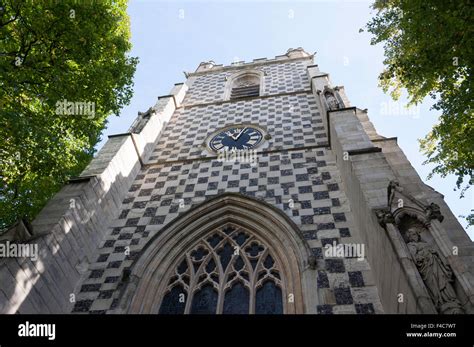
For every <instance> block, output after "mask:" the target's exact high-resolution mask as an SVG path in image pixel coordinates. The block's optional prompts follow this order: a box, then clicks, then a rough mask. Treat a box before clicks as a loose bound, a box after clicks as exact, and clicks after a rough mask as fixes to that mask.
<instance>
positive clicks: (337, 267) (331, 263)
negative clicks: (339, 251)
mask: <svg viewBox="0 0 474 347" xmlns="http://www.w3.org/2000/svg"><path fill="white" fill-rule="evenodd" d="M325 263H326V270H327V271H328V272H330V273H343V272H346V268H345V266H344V261H343V260H342V259H326V260H325Z"/></svg>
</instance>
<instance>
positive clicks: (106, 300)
mask: <svg viewBox="0 0 474 347" xmlns="http://www.w3.org/2000/svg"><path fill="white" fill-rule="evenodd" d="M186 77H187V80H186V81H185V83H178V84H176V85H175V86H174V87H173V88H172V90H171V92H170V94H169V95H164V96H160V97H158V101H157V102H156V104H155V105H154V106H153V107H151V108H149V109H148V111H146V112H143V113H141V112H139V114H138V117H137V119H136V120H135V122H134V123H133V124H132V126H131V127H130V129H129V131H128V132H127V133H123V134H116V135H112V136H109V139H108V141H107V143H106V144H105V145H104V147H103V148H102V149H101V150H100V151H99V153H98V154H97V156H96V158H94V159H93V160H92V162H91V163H90V165H89V166H88V167H87V168H86V169H85V170H84V172H83V173H82V174H81V176H80V177H77V178H75V179H72V180H71V181H70V182H69V184H67V185H66V186H65V187H64V188H63V189H62V190H61V191H60V192H59V193H58V194H57V195H56V196H55V197H54V198H53V199H52V200H51V201H50V202H49V204H48V205H47V206H46V207H45V208H44V210H43V211H42V212H41V213H40V215H39V216H38V217H37V218H36V219H35V220H34V221H33V223H32V226H31V227H27V226H24V225H18V227H17V229H16V230H14V231H12V233H11V239H12V240H16V241H22V242H28V243H35V244H37V245H38V248H39V256H38V259H37V260H31V259H28V258H22V259H20V258H15V259H5V263H4V266H2V267H0V278H1V282H0V302H3V304H2V305H0V311H1V312H2V313H15V312H19V313H69V312H72V313H162V314H181V313H185V314H187V313H224V314H248V313H251V314H253V313H257V314H260V313H261V314H279V313H287V314H292V313H310V314H344V313H348V314H372V313H440V314H448V313H473V310H474V306H473V305H474V277H473V273H474V246H473V243H472V242H471V241H470V239H469V237H468V235H467V234H466V232H465V231H464V230H463V228H462V227H461V225H460V224H459V223H458V221H457V220H456V218H455V216H454V215H453V214H452V212H451V211H450V209H449V207H448V206H447V205H446V203H445V202H444V200H443V196H442V195H441V194H440V193H438V192H436V191H435V190H434V189H432V188H431V187H429V186H427V185H425V184H424V183H423V182H422V180H421V179H420V177H419V176H418V174H417V173H416V171H415V170H414V169H413V167H412V166H411V165H410V163H409V161H408V160H407V158H406V157H405V155H404V154H403V152H402V150H401V149H400V148H399V146H398V145H397V138H394V137H392V138H387V137H384V136H381V135H379V134H378V133H377V132H376V130H375V129H374V126H373V125H372V123H371V122H370V121H369V118H368V115H367V110H364V109H360V108H358V107H354V106H351V105H350V103H349V100H348V98H347V96H346V94H345V92H344V87H342V86H335V85H333V84H332V83H331V80H330V78H329V74H327V73H324V72H322V71H320V70H319V67H318V65H316V64H315V63H314V56H313V55H312V54H309V53H307V52H306V51H304V50H303V49H302V48H297V49H289V50H288V51H287V52H286V54H284V55H280V56H276V57H275V58H272V59H267V58H262V59H255V60H253V61H252V62H236V63H233V64H231V65H229V66H223V65H217V64H215V63H214V62H212V61H209V62H203V63H201V64H200V65H199V66H198V68H197V70H196V71H195V72H191V73H186Z"/></svg>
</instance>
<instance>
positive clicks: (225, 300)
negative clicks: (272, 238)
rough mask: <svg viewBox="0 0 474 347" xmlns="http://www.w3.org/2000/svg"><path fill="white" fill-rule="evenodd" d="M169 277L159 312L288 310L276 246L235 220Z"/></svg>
mask: <svg viewBox="0 0 474 347" xmlns="http://www.w3.org/2000/svg"><path fill="white" fill-rule="evenodd" d="M166 280H167V283H168V285H167V288H166V290H165V292H164V295H163V299H162V301H161V305H160V310H159V313H163V314H181V313H191V314H213V313H224V314H248V313H258V314H280V313H283V312H284V305H283V298H284V279H283V278H282V275H281V269H280V266H279V264H278V262H277V260H276V259H275V257H274V254H273V252H272V250H271V249H270V248H269V247H267V246H266V245H265V243H264V242H263V241H262V240H260V239H259V238H258V237H256V236H255V235H253V234H252V233H251V232H250V231H248V230H246V229H243V228H240V227H237V226H235V225H232V224H227V225H225V226H224V227H222V228H218V229H216V230H214V231H212V232H211V233H209V234H207V235H205V236H204V237H203V238H202V239H200V240H199V241H198V242H197V243H195V244H194V245H193V246H192V247H191V248H190V249H189V250H188V251H187V252H185V254H184V255H183V256H182V257H181V259H179V261H178V262H177V263H176V265H175V266H174V268H173V270H172V273H171V274H170V275H168V278H167V279H166Z"/></svg>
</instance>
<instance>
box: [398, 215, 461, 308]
mask: <svg viewBox="0 0 474 347" xmlns="http://www.w3.org/2000/svg"><path fill="white" fill-rule="evenodd" d="M425 230H426V228H425V227H424V226H422V225H421V224H419V223H416V224H415V223H411V225H409V226H408V227H407V228H406V231H405V232H404V234H403V236H404V239H405V242H406V244H407V246H408V249H409V251H410V254H411V256H412V259H413V261H414V263H415V265H416V268H417V269H418V271H419V273H420V275H421V278H422V279H423V282H424V283H425V286H426V288H427V289H428V292H429V294H430V296H431V298H432V300H433V302H434V304H435V307H436V310H437V311H438V312H439V313H442V314H462V313H464V311H463V309H462V307H461V303H460V302H459V300H458V298H457V295H456V292H455V290H454V286H453V284H454V275H453V271H452V269H451V267H450V265H449V264H447V262H446V261H445V260H444V259H443V257H442V256H441V255H440V254H439V252H438V251H437V250H436V249H435V248H434V247H432V246H431V245H430V244H428V243H427V242H425V241H423V240H422V238H421V234H422V233H423V231H425Z"/></svg>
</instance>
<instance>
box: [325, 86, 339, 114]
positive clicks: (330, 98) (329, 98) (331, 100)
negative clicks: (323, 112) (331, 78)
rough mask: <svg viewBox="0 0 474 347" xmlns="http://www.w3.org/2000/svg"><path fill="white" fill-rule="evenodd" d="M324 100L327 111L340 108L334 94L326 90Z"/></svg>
mask: <svg viewBox="0 0 474 347" xmlns="http://www.w3.org/2000/svg"><path fill="white" fill-rule="evenodd" d="M324 98H325V99H326V103H327V106H328V109H329V110H337V109H340V108H341V105H340V104H339V101H338V100H337V98H336V96H335V95H334V93H333V92H332V91H330V90H326V91H325V92H324Z"/></svg>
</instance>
